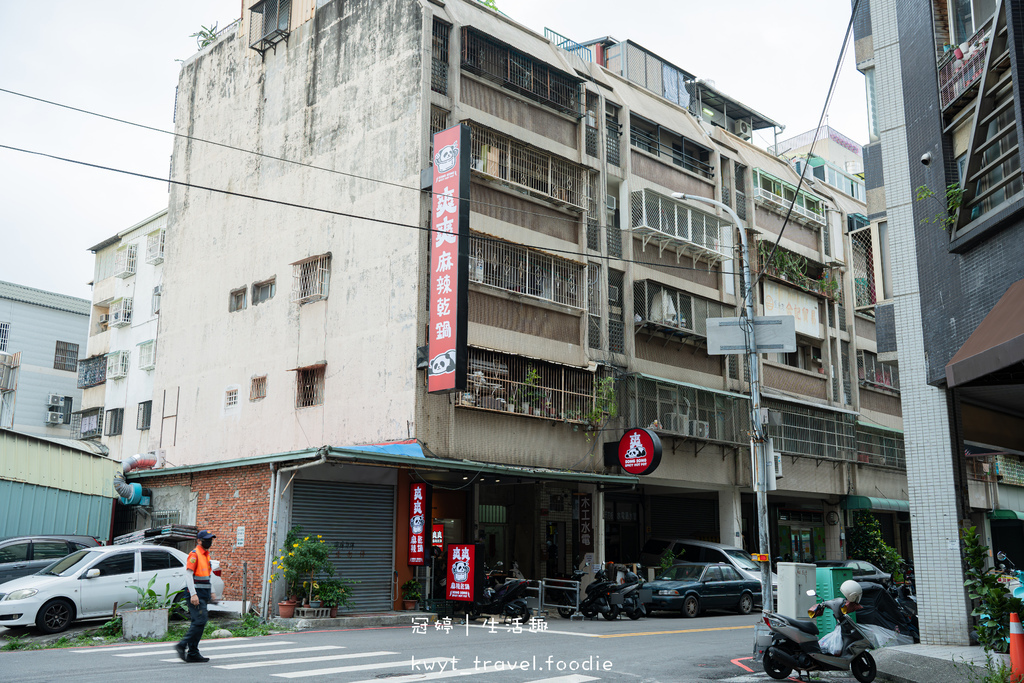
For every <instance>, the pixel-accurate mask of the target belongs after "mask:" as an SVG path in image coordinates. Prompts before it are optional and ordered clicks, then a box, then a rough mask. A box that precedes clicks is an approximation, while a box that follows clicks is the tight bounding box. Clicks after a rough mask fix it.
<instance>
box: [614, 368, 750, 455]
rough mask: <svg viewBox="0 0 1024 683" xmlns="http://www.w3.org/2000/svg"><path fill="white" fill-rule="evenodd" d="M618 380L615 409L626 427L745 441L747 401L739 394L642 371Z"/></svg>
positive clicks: (682, 435) (746, 439)
mask: <svg viewBox="0 0 1024 683" xmlns="http://www.w3.org/2000/svg"><path fill="white" fill-rule="evenodd" d="M621 383H622V386H623V389H622V391H621V392H620V395H621V396H622V398H621V399H620V404H621V405H620V410H619V412H620V414H622V416H623V417H624V418H625V419H626V426H627V427H643V428H646V429H653V430H655V431H657V432H662V433H665V434H668V435H670V436H675V437H690V438H695V439H710V440H714V441H725V442H728V443H736V444H743V443H749V437H748V434H749V432H750V402H749V401H748V400H747V399H745V398H743V397H740V396H734V395H730V394H722V393H717V392H713V391H708V390H707V389H700V388H698V387H694V386H689V385H685V384H675V383H673V382H666V381H659V380H655V379H654V378H650V377H645V376H643V375H627V376H626V377H625V378H623V379H622V380H621Z"/></svg>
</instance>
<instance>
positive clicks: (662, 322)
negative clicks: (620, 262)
mask: <svg viewBox="0 0 1024 683" xmlns="http://www.w3.org/2000/svg"><path fill="white" fill-rule="evenodd" d="M633 313H634V318H633V323H634V326H635V327H636V331H637V332H640V331H641V330H647V331H648V333H649V334H650V336H651V337H653V335H654V333H656V332H657V333H660V334H663V335H667V336H668V337H669V338H672V339H677V340H680V341H684V340H687V339H703V338H705V337H707V320H708V318H720V317H722V316H723V315H725V314H726V308H725V307H724V306H723V305H722V304H720V303H718V302H717V301H709V300H708V299H703V298H701V297H699V296H694V295H692V294H687V293H686V292H681V291H679V290H677V289H673V288H671V287H666V286H664V285H662V284H659V283H657V282H655V281H654V280H639V281H637V282H634V283H633Z"/></svg>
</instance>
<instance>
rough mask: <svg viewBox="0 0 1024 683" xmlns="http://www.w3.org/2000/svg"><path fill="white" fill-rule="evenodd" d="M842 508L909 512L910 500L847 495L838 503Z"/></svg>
mask: <svg viewBox="0 0 1024 683" xmlns="http://www.w3.org/2000/svg"><path fill="white" fill-rule="evenodd" d="M840 507H842V508H843V509H844V510H883V511H885V510H887V511H889V512H910V501H906V500H897V499H895V498H872V497H871V496H847V497H846V499H845V500H844V501H843V502H842V503H841V504H840Z"/></svg>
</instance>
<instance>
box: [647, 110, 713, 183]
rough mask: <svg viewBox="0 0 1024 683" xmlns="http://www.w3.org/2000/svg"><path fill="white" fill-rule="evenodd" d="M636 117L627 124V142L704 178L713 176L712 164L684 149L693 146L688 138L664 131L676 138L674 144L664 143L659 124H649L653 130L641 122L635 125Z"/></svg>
mask: <svg viewBox="0 0 1024 683" xmlns="http://www.w3.org/2000/svg"><path fill="white" fill-rule="evenodd" d="M636 118H637V117H635V116H633V117H632V119H633V120H632V121H631V123H630V126H629V144H631V145H632V146H633V147H636V148H637V149H640V150H643V151H645V152H647V153H648V154H653V155H655V156H657V157H662V156H665V157H668V158H669V159H671V160H672V163H674V164H675V165H676V166H682V167H683V168H685V169H686V170H687V171H692V172H694V173H697V174H698V175H701V176H704V177H705V178H714V177H715V167H714V166H712V165H711V164H709V163H707V162H704V161H701V160H700V159H698V158H697V157H695V156H693V155H691V154H688V153H687V152H686V151H684V150H685V148H686V147H687V146H688V145H690V146H691V149H692V148H693V143H690V141H689V140H687V139H686V138H684V137H682V136H679V135H676V134H675V133H668V131H664V132H665V133H666V134H668V135H670V136H671V137H672V138H675V139H676V142H675V143H674V144H665V143H663V142H661V139H660V134H661V133H662V132H663V131H662V129H661V127H660V126H658V125H656V124H650V125H652V126H654V130H645V129H644V128H643V127H642V124H641V125H637V124H638V123H639V122H638V121H636Z"/></svg>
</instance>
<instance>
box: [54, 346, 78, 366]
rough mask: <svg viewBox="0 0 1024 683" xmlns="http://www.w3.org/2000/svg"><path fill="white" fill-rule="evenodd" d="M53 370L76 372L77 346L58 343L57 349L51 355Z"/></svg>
mask: <svg viewBox="0 0 1024 683" xmlns="http://www.w3.org/2000/svg"><path fill="white" fill-rule="evenodd" d="M53 369H54V370H66V371H68V372H76V371H77V370H78V344H72V343H71V342H62V341H58V342H57V349H56V351H55V352H54V354H53Z"/></svg>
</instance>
